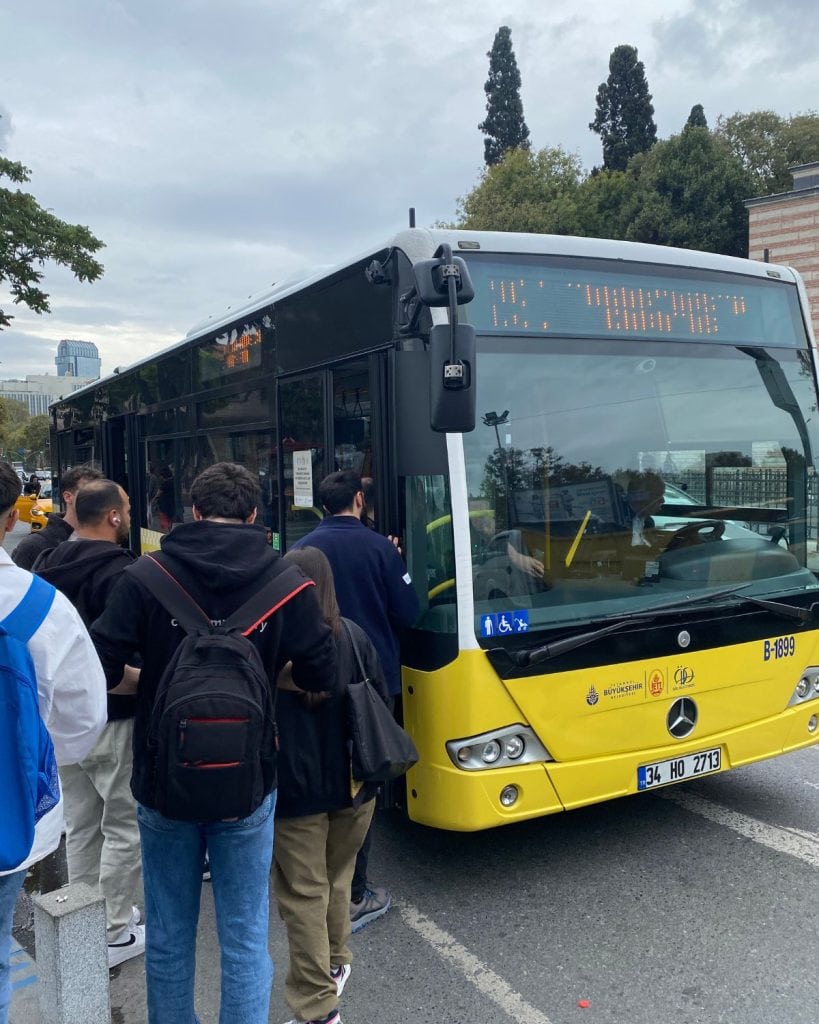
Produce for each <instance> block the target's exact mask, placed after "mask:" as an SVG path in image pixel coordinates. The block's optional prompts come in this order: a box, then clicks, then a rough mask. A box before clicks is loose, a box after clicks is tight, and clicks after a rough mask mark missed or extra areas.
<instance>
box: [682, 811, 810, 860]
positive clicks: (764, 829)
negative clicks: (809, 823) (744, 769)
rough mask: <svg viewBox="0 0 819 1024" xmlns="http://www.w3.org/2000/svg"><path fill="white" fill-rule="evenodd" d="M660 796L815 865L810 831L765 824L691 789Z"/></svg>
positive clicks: (749, 837)
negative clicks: (685, 791) (706, 798)
mask: <svg viewBox="0 0 819 1024" xmlns="http://www.w3.org/2000/svg"><path fill="white" fill-rule="evenodd" d="M662 796H663V799H664V800H670V801H671V802H672V803H675V804H679V805H680V807H684V808H685V810H687V811H690V812H691V813H692V814H699V815H700V817H702V818H707V819H708V820H709V821H713V822H716V824H717V825H724V826H725V827H726V828H730V829H732V830H733V831H734V832H737V833H739V835H741V836H745V838H746V839H751V840H753V842H755V843H759V844H760V845H761V846H767V847H768V848H769V849H771V850H776V851H777V853H787V854H788V855H789V856H791V857H797V858H798V859H799V860H802V861H804V862H805V863H806V864H810V865H811V866H812V867H815V868H819V836H817V835H816V834H815V833H813V832H803V831H801V830H800V829H795V828H783V827H781V826H779V825H768V824H766V823H765V822H762V821H757V819H756V818H749V817H748V816H747V815H746V814H740V813H739V812H738V811H729V810H728V808H727V807H722V806H721V805H720V804H715V803H712V802H711V801H710V800H705V799H703V797H701V796H694V794H693V793H663V794H662Z"/></svg>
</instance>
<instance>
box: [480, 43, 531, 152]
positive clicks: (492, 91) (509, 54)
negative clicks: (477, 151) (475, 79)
mask: <svg viewBox="0 0 819 1024" xmlns="http://www.w3.org/2000/svg"><path fill="white" fill-rule="evenodd" d="M486 56H487V57H488V58H489V78H487V80H486V85H484V87H483V88H484V92H485V93H486V119H485V120H483V121H482V122H481V123H480V124H479V125H478V128H479V129H480V131H482V132H483V133H484V135H486V136H487V137H486V138H485V139H484V143H483V149H484V160H485V161H486V165H487V166H488V167H491V166H492V165H493V164H497V163H499V162H500V161H501V160H502V159H503V156H504V154H505V153H506V152H508V151H509V150H510V149H528V148H529V129H528V128H527V127H526V122H525V121H524V119H523V104H522V102H521V99H520V71H518V64H517V61H516V60H515V52H514V50H513V49H512V33H511V30H510V29H509V28H508V27H507V26H506V25H502V26H501V27H500V28H499V29H498V31H497V33H496V35H495V41H494V43H493V44H492V49H491V50H490V51H489V52H488V53H487V55H486Z"/></svg>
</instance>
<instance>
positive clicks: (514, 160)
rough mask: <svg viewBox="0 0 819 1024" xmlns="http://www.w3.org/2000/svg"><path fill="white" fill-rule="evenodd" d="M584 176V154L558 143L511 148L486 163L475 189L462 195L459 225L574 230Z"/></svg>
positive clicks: (489, 228) (553, 231)
mask: <svg viewBox="0 0 819 1024" xmlns="http://www.w3.org/2000/svg"><path fill="white" fill-rule="evenodd" d="M581 178H582V168H581V165H580V160H579V158H578V157H577V156H575V155H573V154H570V153H567V152H565V150H563V149H561V148H560V147H559V146H557V147H554V148H547V149H541V150H539V151H538V152H536V153H532V152H531V151H530V150H527V149H514V150H510V151H509V152H508V153H507V154H506V156H505V157H504V158H503V160H502V161H501V162H500V163H498V164H494V165H493V166H491V167H486V168H485V169H484V171H483V174H482V175H481V180H480V181H479V183H478V184H477V185H476V186H475V188H473V189H472V191H471V192H470V193H469V194H468V195H466V196H464V197H463V198H461V199H459V200H458V214H457V215H458V224H457V226H458V227H461V228H473V229H475V230H478V231H533V232H537V233H542V234H553V235H569V234H574V233H576V231H577V228H578V223H579V222H578V212H577V203H576V197H577V194H578V186H579V183H580V180H581Z"/></svg>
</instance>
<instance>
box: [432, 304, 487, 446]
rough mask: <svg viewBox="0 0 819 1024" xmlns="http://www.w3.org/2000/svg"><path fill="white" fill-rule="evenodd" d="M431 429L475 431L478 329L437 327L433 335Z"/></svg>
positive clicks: (456, 326)
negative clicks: (453, 329)
mask: <svg viewBox="0 0 819 1024" xmlns="http://www.w3.org/2000/svg"><path fill="white" fill-rule="evenodd" d="M429 370H430V376H429V409H430V426H431V427H432V429H433V430H437V431H439V432H441V433H453V434H463V433H467V432H468V431H470V430H474V429H475V404H476V403H475V328H474V327H471V326H470V325H469V324H456V325H455V337H454V345H453V336H452V327H451V326H450V325H449V324H437V325H436V326H435V327H433V328H432V330H431V331H430V332H429Z"/></svg>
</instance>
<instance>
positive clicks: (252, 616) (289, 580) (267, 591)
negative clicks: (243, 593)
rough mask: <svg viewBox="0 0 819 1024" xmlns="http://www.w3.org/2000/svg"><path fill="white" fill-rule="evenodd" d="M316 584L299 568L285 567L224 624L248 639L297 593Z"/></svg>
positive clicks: (293, 566)
mask: <svg viewBox="0 0 819 1024" xmlns="http://www.w3.org/2000/svg"><path fill="white" fill-rule="evenodd" d="M315 585H316V584H315V583H314V581H313V580H311V579H310V578H309V577H307V576H305V575H304V573H303V572H302V571H301V569H299V568H298V566H295V565H285V566H284V568H283V569H282V570H281V572H278V573H276V575H275V576H274V577H273V578H272V579H270V580H268V581H267V582H266V583H265V584H264V586H263V587H262V588H261V590H258V591H257V592H256V593H255V594H254V595H253V597H251V598H249V599H248V600H247V601H245V603H244V604H243V605H242V607H241V608H237V609H236V611H235V612H234V613H233V614H232V615H231V616H229V617H228V618H227V619H225V621H224V623H223V625H224V626H227V627H228V628H233V629H238V630H240V631H241V633H242V635H243V636H249V635H250V634H251V633H252V632H253V630H254V629H258V628H259V626H261V624H262V623H263V622H264V621H265V620H266V619H269V618H270V616H271V615H273V613H274V612H277V611H278V610H279V608H281V607H282V606H283V605H285V604H287V602H288V601H290V600H291V599H292V598H294V597H295V596H296V594H300V593H301V592H302V590H306V589H307V588H308V587H314V586H315ZM248 622H249V623H250V625H249V626H248V625H247V623H248Z"/></svg>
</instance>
